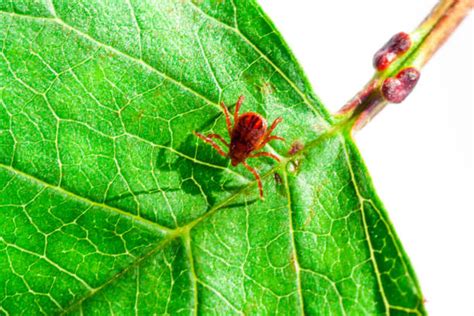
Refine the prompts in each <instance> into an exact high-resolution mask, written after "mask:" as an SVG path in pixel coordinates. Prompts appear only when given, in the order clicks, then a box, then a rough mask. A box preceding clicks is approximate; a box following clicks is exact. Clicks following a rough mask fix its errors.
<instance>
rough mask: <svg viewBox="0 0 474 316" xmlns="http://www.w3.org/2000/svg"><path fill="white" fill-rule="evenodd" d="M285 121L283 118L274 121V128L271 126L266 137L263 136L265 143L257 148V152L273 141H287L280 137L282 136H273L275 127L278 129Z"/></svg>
mask: <svg viewBox="0 0 474 316" xmlns="http://www.w3.org/2000/svg"><path fill="white" fill-rule="evenodd" d="M281 121H283V119H282V118H281V117H279V118H277V119H276V120H274V121H273V123H272V126H270V128H269V129H268V131H266V132H265V135H264V136H263V141H262V142H261V143H260V144H259V145H258V146H257V148H256V150H259V149H261V148H263V146H265V145H266V144H267V143H268V142H269V141H271V140H281V141H285V139H284V138H283V137H280V136H271V134H272V132H273V130H274V129H275V127H277V125H278V124H279V123H280V122H281Z"/></svg>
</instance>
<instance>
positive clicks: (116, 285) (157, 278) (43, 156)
mask: <svg viewBox="0 0 474 316" xmlns="http://www.w3.org/2000/svg"><path fill="white" fill-rule="evenodd" d="M0 11H1V12H0V26H1V27H0V30H1V31H0V43H1V53H0V59H1V62H0V74H1V77H0V93H1V98H0V286H1V289H2V290H1V291H0V302H1V303H0V305H1V309H0V311H1V312H3V313H8V314H20V313H28V314H54V313H63V314H79V313H87V314H89V313H90V314H94V313H97V314H104V313H116V314H131V313H138V314H152V313H156V314H166V313H169V314H173V315H174V314H193V313H202V314H218V315H224V314H226V315H227V314H229V315H230V314H248V313H258V314H303V313H309V314H349V315H354V314H384V313H385V314H387V313H394V314H397V313H399V314H423V313H424V308H423V305H422V296H421V292H420V290H419V287H418V285H417V281H416V278H415V275H414V273H413V271H412V269H411V267H410V264H409V262H408V259H407V256H406V254H405V253H404V251H403V249H402V247H401V245H400V243H399V241H398V238H397V236H396V234H395V232H394V230H393V228H392V226H391V224H390V222H389V219H388V218H387V215H386V213H385V210H384V208H383V205H382V204H381V202H380V201H379V199H378V198H377V196H376V194H375V192H374V189H373V187H372V184H371V181H370V178H369V176H368V173H367V171H366V169H365V166H364V164H363V162H362V161H361V158H360V156H359V153H358V151H357V148H356V147H355V145H354V143H353V141H352V140H351V138H350V136H349V135H348V134H347V133H345V132H344V130H343V129H341V128H339V127H338V126H335V125H334V124H333V122H332V120H331V117H330V116H329V115H328V114H327V112H326V110H325V109H324V107H323V106H322V105H321V103H320V102H319V100H318V99H317V97H316V96H315V95H314V94H313V92H312V89H311V87H310V85H309V83H308V82H307V80H306V78H305V76H304V74H303V73H302V71H301V69H300V67H299V65H298V64H297V62H296V60H295V58H294V57H293V55H292V54H291V52H290V51H289V49H288V47H287V46H286V44H285V43H284V41H283V40H282V38H281V36H280V35H279V33H278V32H277V30H275V28H274V26H273V24H272V23H271V22H270V21H269V20H268V18H267V17H266V16H265V14H264V13H263V12H262V11H261V9H260V7H259V6H258V5H257V4H256V3H254V2H253V1H243V0H233V1H232V0H230V1H195V2H190V1H174V0H163V1H152V0H148V1H138V0H129V1H128V0H126V1H110V2H105V1H99V0H96V1H93V0H88V1H85V0H83V1H65V0H53V1H49V0H44V1H35V2H31V1H15V2H11V1H6V0H5V1H0ZM240 95H245V97H246V101H245V103H244V105H243V108H242V110H243V111H244V112H247V111H255V112H258V113H260V114H262V115H263V116H264V117H266V118H267V120H268V121H269V122H271V121H272V120H274V119H275V118H277V117H279V116H281V117H283V118H284V121H283V123H281V124H280V125H279V126H278V128H277V129H276V134H278V135H280V136H283V137H285V139H286V140H287V141H286V143H282V142H275V141H274V142H272V143H271V144H270V145H267V146H266V148H265V149H266V150H267V151H270V152H274V153H277V154H279V155H281V156H282V157H283V160H282V162H281V163H279V164H275V163H274V162H272V161H270V160H267V159H266V158H261V159H251V160H249V162H250V164H251V165H253V166H255V167H256V169H257V170H258V171H259V173H260V174H261V175H262V178H263V184H264V192H265V201H261V200H259V198H258V191H257V187H256V183H255V181H254V179H253V177H252V175H251V174H250V173H249V172H248V171H247V170H246V169H245V168H243V167H242V166H241V165H240V166H238V167H232V166H231V165H230V162H229V160H228V159H224V158H222V157H221V156H219V155H218V154H217V153H216V152H215V151H214V150H213V149H212V147H210V146H208V145H207V144H204V143H203V142H202V141H200V140H199V139H197V138H196V137H195V136H194V135H193V133H192V132H193V131H199V132H201V133H208V132H213V133H220V134H222V135H226V128H225V120H224V117H223V115H222V111H221V109H220V107H219V103H220V102H221V101H224V102H225V103H226V104H228V105H230V107H231V109H233V103H234V102H235V101H236V100H237V98H238V97H239V96H240ZM294 142H299V143H301V144H303V145H304V149H303V150H301V152H299V153H297V154H296V155H293V156H290V155H289V154H288V150H289V149H290V146H291V144H293V143H294Z"/></svg>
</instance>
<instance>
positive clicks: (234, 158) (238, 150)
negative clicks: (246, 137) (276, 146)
mask: <svg viewBox="0 0 474 316" xmlns="http://www.w3.org/2000/svg"><path fill="white" fill-rule="evenodd" d="M248 147H249V146H248V144H243V143H239V142H234V143H231V145H230V150H229V158H230V160H231V164H232V166H234V167H235V166H237V165H238V164H239V163H241V162H242V161H244V160H245V159H247V157H248V156H249V154H250V151H251V150H249V148H248Z"/></svg>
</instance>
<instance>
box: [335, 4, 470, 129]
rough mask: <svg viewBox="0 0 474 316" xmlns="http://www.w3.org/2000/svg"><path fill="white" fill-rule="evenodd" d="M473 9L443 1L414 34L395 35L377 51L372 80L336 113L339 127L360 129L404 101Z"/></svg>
mask: <svg viewBox="0 0 474 316" xmlns="http://www.w3.org/2000/svg"><path fill="white" fill-rule="evenodd" d="M473 7H474V0H440V1H439V3H438V4H437V5H436V6H435V7H434V8H433V10H432V11H431V12H430V14H429V15H428V16H427V17H426V18H425V19H424V20H423V22H421V24H420V25H419V26H418V27H417V28H416V29H415V30H414V31H413V32H412V33H411V34H406V33H398V34H396V35H394V36H393V37H392V38H391V39H390V40H389V41H388V42H387V43H386V44H385V45H384V46H383V47H382V48H381V49H380V50H379V51H378V52H376V54H375V56H374V67H375V69H376V72H375V74H374V76H373V77H372V79H371V80H370V81H369V82H368V83H367V84H366V85H365V86H364V88H362V90H361V91H359V92H358V93H357V94H356V95H355V96H354V97H353V98H352V99H351V100H350V101H349V102H347V103H346V104H345V105H344V106H343V107H342V108H341V109H340V110H339V111H338V112H337V113H336V115H335V117H336V119H337V121H338V124H341V125H342V126H344V127H345V128H347V129H349V130H352V131H355V130H359V129H361V128H362V127H364V126H365V125H366V124H367V123H368V122H369V121H370V120H371V119H372V118H373V117H374V116H375V115H377V114H378V113H379V112H380V111H381V110H382V109H383V108H385V106H386V105H387V104H388V103H400V102H402V101H403V100H404V99H405V98H406V97H407V96H408V95H409V94H410V92H411V91H412V90H413V88H414V87H415V85H416V83H417V81H418V79H419V77H420V69H421V68H422V67H423V66H424V65H425V64H426V63H427V62H428V61H429V60H430V59H431V57H432V56H433V54H434V53H435V52H436V51H437V50H438V49H439V48H440V47H441V46H442V45H443V44H444V42H445V41H446V39H447V38H448V37H449V36H450V35H451V34H452V33H453V32H454V30H455V29H456V27H457V26H458V25H459V24H460V23H461V21H462V20H463V19H464V18H465V17H466V16H467V14H468V13H469V12H470V10H471V9H472V8H473Z"/></svg>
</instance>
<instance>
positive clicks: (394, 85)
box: [382, 67, 420, 103]
mask: <svg viewBox="0 0 474 316" xmlns="http://www.w3.org/2000/svg"><path fill="white" fill-rule="evenodd" d="M418 79H420V72H419V71H418V70H417V69H416V68H413V67H411V68H405V69H403V70H401V71H400V72H399V73H398V74H397V76H396V77H394V78H393V77H392V78H387V79H385V81H384V82H383V84H382V94H383V96H384V98H385V99H386V100H387V101H388V102H391V103H400V102H402V101H403V100H405V98H406V97H407V96H408V95H409V94H410V93H411V91H412V90H413V88H414V87H415V86H416V83H417V82H418Z"/></svg>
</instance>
